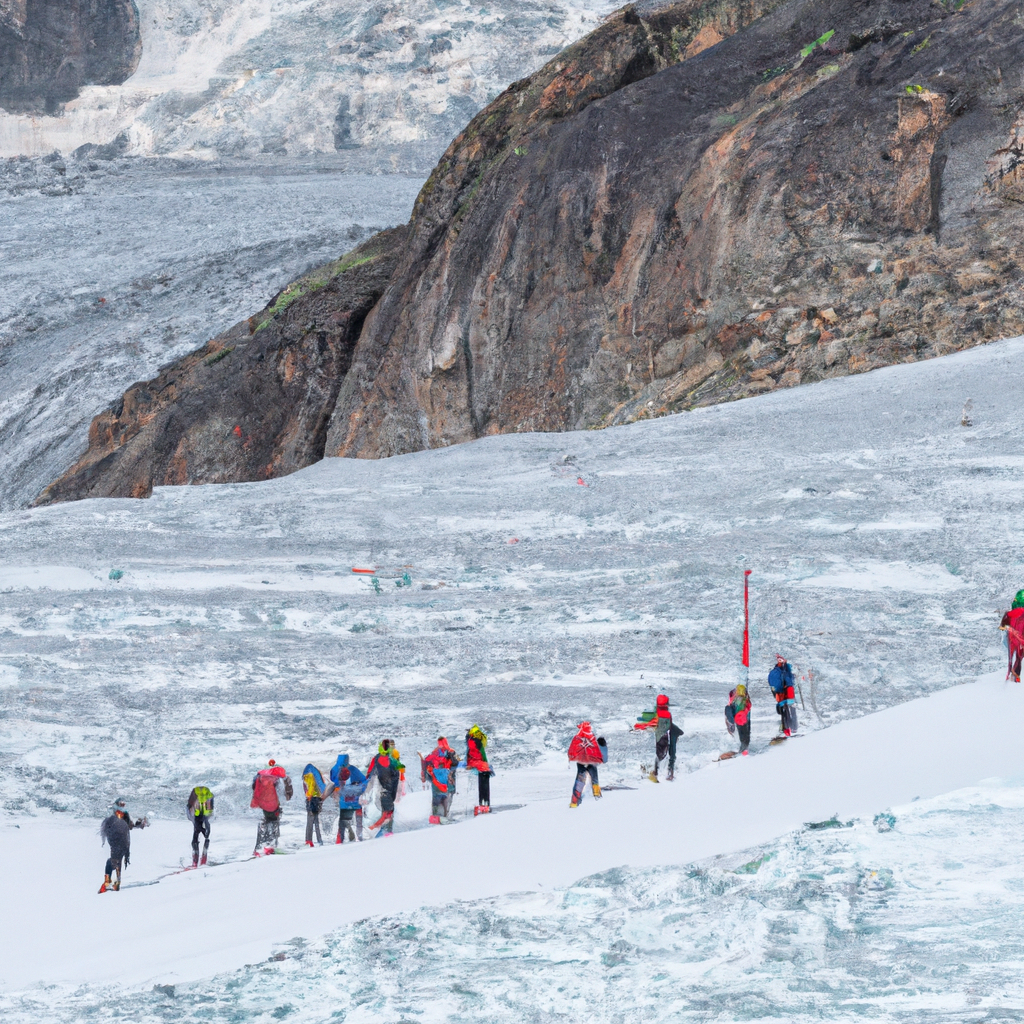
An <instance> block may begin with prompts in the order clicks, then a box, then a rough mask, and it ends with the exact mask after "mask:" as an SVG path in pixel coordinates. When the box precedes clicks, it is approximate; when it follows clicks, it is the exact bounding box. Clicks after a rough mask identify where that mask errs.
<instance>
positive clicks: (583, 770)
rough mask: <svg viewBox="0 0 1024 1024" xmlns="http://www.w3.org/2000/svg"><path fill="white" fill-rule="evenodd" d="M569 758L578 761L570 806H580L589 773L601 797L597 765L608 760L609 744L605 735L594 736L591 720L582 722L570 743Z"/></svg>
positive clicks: (595, 791) (595, 795)
mask: <svg viewBox="0 0 1024 1024" xmlns="http://www.w3.org/2000/svg"><path fill="white" fill-rule="evenodd" d="M569 760H570V761H574V762H575V763H576V782H575V783H574V785H573V787H572V798H571V799H570V801H569V806H570V807H579V804H580V801H581V800H582V799H583V789H584V786H585V785H586V780H587V776H588V775H589V776H590V782H591V788H592V789H593V792H594V797H595V798H597V799H600V797H601V785H600V783H599V782H598V778H597V766H598V765H599V764H604V763H605V762H606V761H607V760H608V744H607V743H606V742H605V739H604V737H603V736H599V737H595V736H594V731H593V729H591V727H590V723H589V722H580V727H579V730H578V731H577V733H576V735H575V736H573V738H572V742H571V743H570V744H569Z"/></svg>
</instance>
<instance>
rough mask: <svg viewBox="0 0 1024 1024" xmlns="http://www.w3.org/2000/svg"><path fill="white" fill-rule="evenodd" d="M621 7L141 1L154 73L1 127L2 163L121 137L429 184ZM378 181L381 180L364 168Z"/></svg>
mask: <svg viewBox="0 0 1024 1024" xmlns="http://www.w3.org/2000/svg"><path fill="white" fill-rule="evenodd" d="M615 6H616V5H615V4H612V3H609V2H608V0H547V2H537V0H497V2H492V3H488V4H486V5H480V4H471V3H469V2H467V0H455V2H446V0H403V2H396V0H377V2H375V3H371V4H365V3H357V2H355V0H138V7H139V16H140V22H139V23H140V27H141V30H142V43H143V52H142V61H141V63H140V65H139V68H138V70H137V71H136V73H135V74H134V75H133V76H132V77H131V78H130V79H129V80H128V81H127V82H126V83H125V84H124V85H121V86H102V87H101V86H92V87H89V88H86V89H84V90H83V92H82V95H81V96H80V97H79V98H78V99H77V100H75V101H73V102H71V103H69V104H68V105H67V108H66V110H65V111H64V113H63V114H62V115H60V116H57V117H45V116H39V117H30V116H28V115H21V114H8V113H5V112H2V111H0V156H13V155H17V154H27V155H42V154H46V153H49V152H51V151H52V150H54V149H58V150H60V151H61V152H63V153H65V154H67V153H69V152H71V151H72V150H74V149H76V148H77V147H78V146H81V145H83V144H85V143H100V144H102V143H107V142H110V141H111V140H112V139H113V138H114V137H115V136H117V135H119V134H120V133H122V132H123V133H125V134H126V135H127V137H128V139H129V144H130V146H129V148H130V152H132V153H134V154H136V155H144V156H152V155H171V156H189V157H199V158H202V159H209V158H215V157H219V158H252V157H266V156H268V155H269V156H281V155H285V154H287V155H288V156H291V157H294V156H297V155H308V154H311V153H334V152H335V151H336V150H339V149H340V150H343V151H345V152H346V153H348V154H349V155H350V156H353V155H355V154H357V153H358V155H362V154H363V153H365V157H366V160H367V161H369V165H368V166H373V167H375V168H378V169H379V168H381V167H383V166H390V165H389V164H388V163H387V162H388V161H389V160H391V159H393V160H396V161H400V162H401V167H400V168H399V169H402V170H408V169H411V168H415V169H416V170H417V171H423V172H426V171H428V170H429V169H430V167H431V166H432V164H433V163H434V161H435V160H436V158H437V156H438V155H439V154H440V152H441V151H442V150H443V149H444V147H445V146H446V145H447V144H448V142H449V141H450V140H451V139H452V138H453V137H454V136H455V135H456V134H457V133H458V132H459V131H460V130H461V129H462V128H463V126H464V125H465V124H466V122H467V121H468V120H469V119H470V118H471V117H472V116H473V114H475V113H476V112H477V111H478V110H479V109H481V108H482V107H483V106H484V105H486V103H488V102H489V101H490V100H491V99H493V97H494V96H496V95H497V94H498V93H499V92H500V91H501V90H502V89H504V88H505V87H506V86H507V85H508V84H509V83H510V82H512V81H515V80H516V79H518V78H522V77H524V76H525V75H527V74H529V73H530V72H532V71H534V70H535V69H536V68H538V67H540V66H541V65H542V64H543V63H544V62H545V61H546V60H547V59H548V58H549V57H550V56H552V55H553V54H555V53H557V52H558V51H559V50H561V49H563V48H564V47H565V46H567V45H568V44H569V43H572V42H574V41H575V40H577V39H579V38H581V37H582V36H584V35H586V34H587V33H588V32H589V31H591V29H593V28H594V27H595V25H596V24H597V23H598V21H599V19H600V18H601V17H602V16H604V15H605V14H607V13H609V12H610V11H611V10H613V9H614V8H615ZM367 169H368V168H367Z"/></svg>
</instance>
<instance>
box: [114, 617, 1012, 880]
mask: <svg viewBox="0 0 1024 1024" xmlns="http://www.w3.org/2000/svg"><path fill="white" fill-rule="evenodd" d="M1022 625H1024V623H1022ZM768 683H769V686H770V687H771V691H772V694H773V695H774V697H775V701H776V710H777V712H778V714H779V715H780V717H781V723H780V727H781V730H782V732H783V734H784V735H786V736H790V735H792V733H793V732H795V731H796V727H797V721H796V701H795V696H794V684H793V670H792V668H791V666H790V665H789V663H788V662H787V661H786V659H785V658H784V657H783V656H782V655H781V654H780V655H777V656H776V664H775V667H774V668H773V669H772V670H771V672H770V673H769V676H768ZM750 710H751V701H750V695H749V694H748V693H747V688H746V686H744V685H743V684H740V685H739V686H737V687H736V688H735V689H734V690H733V691H731V692H730V694H729V703H728V704H727V705H726V707H725V720H726V727H727V728H728V730H729V733H730V735H732V734H735V733H738V734H739V741H740V753H742V754H746V753H747V748H748V747H749V745H750ZM632 728H633V730H635V731H651V732H653V733H654V757H653V761H652V763H651V765H650V766H649V770H647V769H645V770H647V777H648V778H649V779H650V780H651V782H658V781H660V780H659V772H660V770H661V765H662V763H663V762H664V761H665V760H666V758H667V759H668V766H667V768H668V771H667V778H668V780H669V781H672V780H673V779H674V778H675V770H676V744H677V741H678V739H679V737H680V736H682V735H683V730H682V729H681V728H679V726H677V725H676V724H675V723H674V722H673V721H672V712H671V709H670V701H669V697H668V695H667V694H664V693H662V694H659V695H658V697H657V699H656V701H655V706H654V710H653V711H645V712H644V713H643V714H642V715H640V717H639V718H638V719H637V722H636V724H635V725H634V726H633V727H632ZM568 757H569V761H570V762H571V763H574V764H575V766H576V778H575V781H574V784H573V788H572V796H571V798H570V803H569V806H570V807H573V808H574V807H578V806H579V804H580V802H581V801H582V799H583V795H584V792H585V789H586V784H587V781H588V779H589V781H590V787H591V792H592V793H593V795H594V797H595V799H599V798H600V797H601V785H600V780H599V777H598V766H599V765H601V764H604V763H606V762H607V760H608V744H607V742H606V740H605V738H604V737H603V736H595V735H594V732H593V729H592V727H591V724H590V722H582V723H580V726H579V728H578V730H577V732H576V734H575V735H574V736H573V738H572V741H571V742H570V744H569V750H568ZM419 759H420V781H421V782H422V783H423V784H424V785H427V784H429V786H430V791H431V801H430V818H429V821H430V824H442V823H445V822H447V821H449V820H450V816H451V807H452V799H453V797H454V796H455V791H456V776H457V773H458V769H459V768H464V769H465V770H467V771H471V772H475V773H476V776H477V804H476V806H475V807H474V808H473V814H474V816H475V815H478V814H486V813H489V812H490V809H491V789H490V780H491V775H493V774H494V771H493V769H492V768H491V765H490V762H489V760H488V757H487V736H486V734H485V733H484V731H483V730H482V729H481V728H480V726H479V725H474V726H472V727H471V728H470V729H469V730H468V731H467V733H466V753H465V756H464V758H460V757H459V755H458V754H457V753H456V752H455V750H454V749H453V748H452V746H451V745H450V744H449V742H448V740H447V738H446V737H444V736H439V737H438V740H437V746H436V747H435V748H434V749H433V750H432V751H431V752H430V753H429V754H427V755H426V756H424V755H423V754H420V755H419ZM405 771H406V769H405V765H404V764H403V763H402V759H401V755H400V753H399V751H398V748H397V747H396V746H395V743H394V741H393V740H391V739H388V738H385V739H383V740H381V741H380V743H379V744H378V747H377V752H376V753H375V754H374V756H373V757H372V758H371V760H370V763H369V764H368V765H367V767H366V770H365V772H364V771H360V770H359V769H358V768H357V767H356V766H355V765H353V764H352V762H351V758H350V756H349V755H348V754H339V755H338V758H337V761H336V762H335V764H334V766H333V767H332V768H331V770H330V772H329V777H328V779H327V780H325V779H324V777H323V775H322V773H321V772H320V769H319V768H317V767H316V765H314V764H307V765H306V767H305V768H304V769H303V771H302V788H303V796H304V797H305V806H306V839H305V841H306V845H307V846H312V845H313V837H314V836H315V837H316V841H317V843H319V844H320V845H323V833H322V831H321V828H320V816H321V814H322V813H323V809H324V804H325V802H326V801H328V800H330V799H331V798H336V799H337V801H338V825H337V830H336V834H335V839H334V842H335V843H344V842H345V841H346V839H347V840H348V841H349V842H356V841H362V838H363V827H364V826H363V810H364V807H366V806H370V805H371V804H373V803H376V804H378V805H379V807H380V816H379V817H378V818H377V820H376V821H374V822H373V824H371V825H369V826H368V829H369V831H371V832H374V833H375V834H376V837H383V836H389V835H391V834H392V832H393V828H394V818H395V803H396V801H397V800H398V799H399V794H400V792H402V791H403V788H404V784H405ZM293 795H294V787H293V785H292V780H291V778H290V777H289V775H288V773H287V772H286V771H285V769H284V768H283V767H282V766H281V765H279V764H278V763H277V762H276V761H275V760H273V759H271V760H270V761H269V762H268V763H267V766H266V767H265V768H262V769H260V770H259V771H258V772H257V773H256V775H255V776H254V777H253V780H252V799H251V801H250V805H249V806H250V807H252V808H254V809H257V810H259V811H260V812H261V814H262V819H261V820H260V822H259V824H258V827H257V831H256V845H255V848H254V850H253V856H255V857H260V856H264V855H267V854H273V853H275V852H276V851H277V846H278V842H279V840H280V836H281V824H280V822H281V814H282V811H283V809H284V806H285V804H286V803H287V802H288V801H289V800H291V799H292V797H293ZM213 808H214V795H213V793H212V791H211V790H210V789H209V787H207V786H196V787H195V788H194V789H193V790H192V792H191V793H190V794H189V797H188V801H187V804H186V809H187V813H188V815H189V818H190V820H191V822H192V867H198V866H201V865H204V864H206V863H207V857H208V854H209V849H210V819H211V817H212V815H213ZM146 824H147V821H146V819H145V818H143V819H139V820H137V821H132V819H131V817H130V816H129V814H128V810H127V807H126V805H125V801H124V800H118V801H117V803H116V804H115V806H114V809H113V813H112V814H111V815H110V816H109V817H108V818H106V819H105V820H104V822H103V824H102V826H101V835H102V837H103V839H104V840H105V841H106V842H107V843H108V844H109V846H110V858H109V859H108V861H107V864H106V870H105V873H104V881H103V885H102V887H101V888H100V892H106V891H107V890H108V889H118V888H119V887H120V882H121V870H122V867H123V865H125V864H127V863H128V857H129V849H130V843H131V840H130V833H131V830H132V829H135V828H143V827H145V825H146ZM200 839H202V840H203V845H202V853H201V854H200Z"/></svg>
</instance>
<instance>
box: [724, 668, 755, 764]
mask: <svg viewBox="0 0 1024 1024" xmlns="http://www.w3.org/2000/svg"><path fill="white" fill-rule="evenodd" d="M733 694H734V696H733V698H732V701H731V702H730V703H729V710H731V711H732V720H733V721H734V722H735V723H736V731H737V732H738V733H739V735H740V753H741V754H742V755H743V756H744V757H746V756H747V747H749V746H750V697H749V696H748V695H747V688H746V686H745V685H744V684H743V683H740V684H739V686H737V687H736V689H735V690H734V691H733Z"/></svg>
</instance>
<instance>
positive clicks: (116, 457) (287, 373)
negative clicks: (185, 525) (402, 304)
mask: <svg viewBox="0 0 1024 1024" xmlns="http://www.w3.org/2000/svg"><path fill="white" fill-rule="evenodd" d="M405 236H406V229H405V228H396V229H393V230H391V231H386V232H383V233H381V234H378V235H375V236H374V237H373V238H371V239H370V240H369V241H367V242H364V243H363V244H362V245H360V246H358V247H357V248H355V249H353V250H352V252H350V253H349V254H348V255H347V256H345V257H343V258H342V259H340V260H337V261H335V262H334V263H330V264H328V265H327V266H325V267H321V268H320V269H319V270H315V271H313V272H312V273H310V274H308V275H306V276H305V277H302V278H299V280H298V281H295V282H294V283H292V284H291V285H289V286H288V288H286V289H285V290H284V291H282V292H281V293H280V294H278V295H277V296H275V298H274V300H273V301H272V302H271V303H270V304H269V305H268V306H267V307H266V308H265V309H264V310H263V311H262V312H261V313H259V314H257V315H256V316H254V317H251V318H250V319H249V320H246V321H243V322H242V323H240V324H236V325H235V326H234V327H232V328H231V329H230V330H229V331H225V332H224V334H221V335H219V336H218V337H216V338H214V339H213V341H211V342H209V343H208V344H207V345H205V346H203V348H201V349H199V350H198V351H196V352H193V353H192V354H191V355H189V356H187V357H185V358H184V359H182V360H179V361H178V362H176V363H174V364H172V365H171V366H169V367H167V368H166V369H164V370H163V372H162V373H161V374H160V375H159V376H158V377H157V378H156V379H154V380H151V381H146V382H145V383H141V384H135V385H133V386H132V387H131V388H129V390H128V391H126V392H125V394H124V397H123V398H122V399H121V400H120V401H119V402H117V403H116V404H115V405H114V406H113V407H111V408H110V409H107V410H106V411H105V412H103V413H101V414H100V415H99V416H97V417H96V418H95V419H94V420H93V422H92V425H91V427H90V429H89V448H88V450H87V451H86V453H85V455H84V456H83V457H82V458H81V459H80V460H79V461H78V462H77V463H76V464H75V465H74V466H73V467H72V468H71V469H70V470H69V471H68V472H67V473H65V474H64V476H62V477H61V478H60V480H58V481H56V482H55V483H53V484H51V485H50V486H49V487H48V488H47V489H46V490H45V491H44V492H43V494H42V495H41V496H40V498H39V503H43V504H45V503H47V502H51V501H62V500H66V499H68V498H85V497H112V496H123V497H133V498H145V497H148V496H149V494H150V493H151V492H152V490H153V486H154V485H160V484H165V485H166V484H188V483H224V482H227V481H232V480H264V479H266V478H268V477H273V476H283V475H284V474H286V473H292V472H294V471H295V470H296V469H300V468H302V467H303V466H308V465H310V464H311V463H313V462H317V461H318V460H319V459H321V458H323V454H324V444H325V442H326V438H327V424H328V420H329V418H330V414H331V410H332V409H333V408H334V404H335V400H336V399H337V395H338V389H339V387H340V386H341V382H342V381H343V380H344V378H345V374H346V372H347V370H348V367H349V362H350V360H351V358H352V350H353V348H354V347H355V343H356V339H357V338H358V337H359V331H360V328H361V327H362V325H363V320H364V319H365V317H366V314H367V313H368V312H369V311H370V309H371V307H372V306H373V304H374V303H375V302H376V301H377V300H378V299H379V298H380V295H381V293H382V292H383V291H384V288H385V286H386V285H387V282H388V279H389V278H390V276H391V274H392V272H393V270H394V269H395V266H396V264H397V262H398V251H399V249H400V247H401V245H402V243H403V241H404V239H405Z"/></svg>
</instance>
